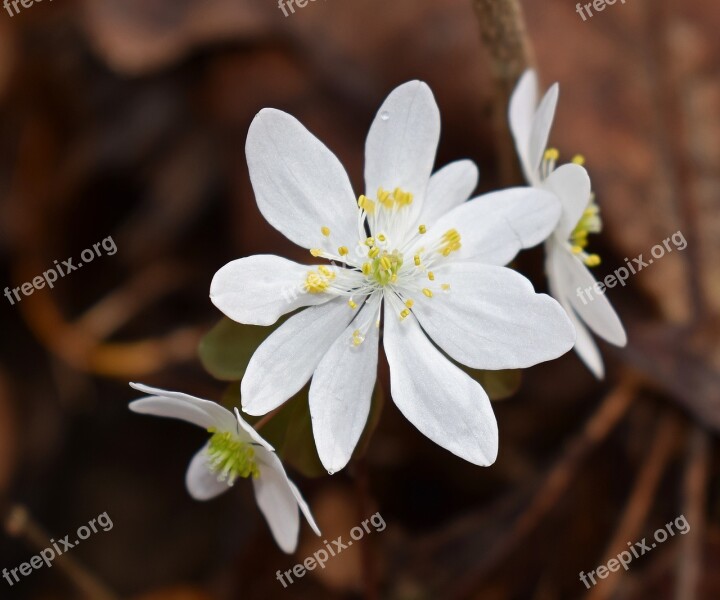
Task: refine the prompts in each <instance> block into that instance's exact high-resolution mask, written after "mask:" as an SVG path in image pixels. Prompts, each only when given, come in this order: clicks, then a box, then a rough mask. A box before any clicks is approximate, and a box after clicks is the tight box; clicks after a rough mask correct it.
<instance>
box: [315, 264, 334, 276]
mask: <svg viewBox="0 0 720 600" xmlns="http://www.w3.org/2000/svg"><path fill="white" fill-rule="evenodd" d="M318 271H320V272H321V273H322V274H323V275H325V277H327V278H328V279H335V273H334V272H333V270H332V269H331V268H329V267H326V266H325V265H320V266H319V267H318Z"/></svg>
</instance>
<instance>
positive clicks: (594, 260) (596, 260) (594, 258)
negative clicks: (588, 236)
mask: <svg viewBox="0 0 720 600" xmlns="http://www.w3.org/2000/svg"><path fill="white" fill-rule="evenodd" d="M585 264H586V265H587V266H588V267H597V266H598V265H599V264H600V257H599V256H598V255H597V254H591V255H590V256H588V257H587V258H586V259H585Z"/></svg>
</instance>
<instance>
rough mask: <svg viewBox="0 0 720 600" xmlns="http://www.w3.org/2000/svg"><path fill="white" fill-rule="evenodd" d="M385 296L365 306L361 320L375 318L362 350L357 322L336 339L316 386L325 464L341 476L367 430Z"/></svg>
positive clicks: (313, 405)
mask: <svg viewBox="0 0 720 600" xmlns="http://www.w3.org/2000/svg"><path fill="white" fill-rule="evenodd" d="M379 304H380V297H379V296H378V299H377V300H372V301H369V302H367V303H366V304H365V306H364V307H363V309H362V312H361V313H360V314H358V317H357V320H359V321H363V320H364V319H366V318H371V319H372V324H371V325H370V327H369V328H368V330H367V333H366V334H365V341H364V342H363V343H362V344H360V345H359V346H355V345H353V343H352V338H353V331H354V330H355V329H356V327H357V323H356V321H353V322H352V323H350V325H349V326H348V327H347V329H346V330H345V331H344V332H343V334H342V335H341V336H340V337H339V338H338V339H337V340H335V343H334V344H333V345H332V346H331V347H330V349H329V350H328V352H327V354H325V356H324V357H323V359H322V360H321V361H320V364H319V365H318V367H317V369H316V370H315V373H314V375H313V378H312V383H311V384H310V414H311V416H312V428H313V436H314V437H315V445H316V446H317V450H318V455H319V457H320V461H321V462H322V464H323V466H324V467H325V468H326V469H327V470H328V471H330V472H331V473H336V472H337V471H339V470H340V469H342V468H343V467H344V466H345V465H347V463H348V461H349V460H350V457H351V456H352V453H353V450H354V449H355V446H356V445H357V442H358V440H359V439H360V435H361V434H362V432H363V429H364V428H365V423H366V422H367V418H368V414H370V401H371V399H372V393H373V388H374V387H375V380H376V378H377V363H378V342H379V335H378V331H379V329H378V327H376V325H375V320H376V319H378V318H379V312H378V309H379Z"/></svg>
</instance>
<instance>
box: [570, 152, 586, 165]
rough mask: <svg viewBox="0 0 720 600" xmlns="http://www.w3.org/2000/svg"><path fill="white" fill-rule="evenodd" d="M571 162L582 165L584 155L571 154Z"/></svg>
mask: <svg viewBox="0 0 720 600" xmlns="http://www.w3.org/2000/svg"><path fill="white" fill-rule="evenodd" d="M572 162H573V163H574V164H576V165H580V166H581V167H582V166H583V165H584V164H585V157H584V156H583V155H582V154H576V155H575V156H573V158H572Z"/></svg>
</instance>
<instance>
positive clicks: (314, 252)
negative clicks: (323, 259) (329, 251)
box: [310, 248, 323, 258]
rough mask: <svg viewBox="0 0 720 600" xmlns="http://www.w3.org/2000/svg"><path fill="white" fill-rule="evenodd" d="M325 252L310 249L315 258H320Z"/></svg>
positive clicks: (318, 249)
mask: <svg viewBox="0 0 720 600" xmlns="http://www.w3.org/2000/svg"><path fill="white" fill-rule="evenodd" d="M322 253H323V251H322V250H321V249H320V248H310V254H312V255H313V256H314V257H315V258H317V257H318V256H321V255H322Z"/></svg>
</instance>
